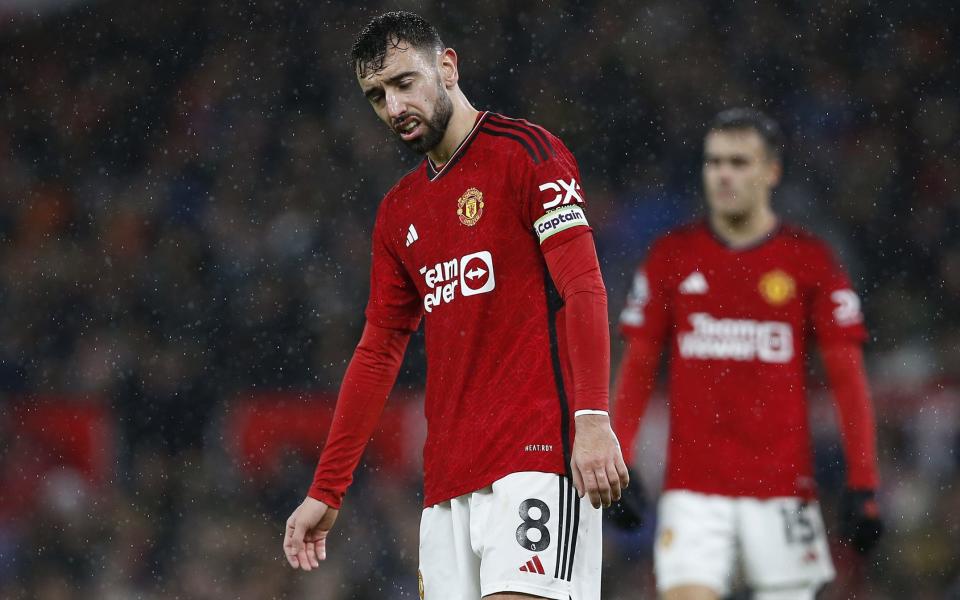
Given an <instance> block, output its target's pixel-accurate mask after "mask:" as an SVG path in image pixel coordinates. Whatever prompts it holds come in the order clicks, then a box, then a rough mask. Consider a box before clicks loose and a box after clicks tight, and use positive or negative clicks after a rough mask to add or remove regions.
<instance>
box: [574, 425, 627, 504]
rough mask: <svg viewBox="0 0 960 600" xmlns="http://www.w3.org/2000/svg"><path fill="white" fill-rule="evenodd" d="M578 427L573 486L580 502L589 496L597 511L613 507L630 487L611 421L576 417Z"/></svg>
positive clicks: (575, 441)
mask: <svg viewBox="0 0 960 600" xmlns="http://www.w3.org/2000/svg"><path fill="white" fill-rule="evenodd" d="M576 423H577V425H576V427H577V429H576V435H575V437H574V439H573V453H572V456H571V457H570V470H571V471H572V472H573V485H574V487H576V488H577V492H578V493H579V494H580V497H581V498H583V497H584V496H585V495H587V496H590V504H592V505H593V507H594V508H600V506H601V505H602V506H610V503H611V502H613V501H614V500H619V499H620V491H621V490H622V489H623V488H624V487H626V486H627V484H628V483H630V475H629V473H628V472H627V465H625V464H624V462H623V455H621V454H620V443H619V442H617V436H615V435H614V434H613V430H612V429H610V417H608V416H607V415H581V416H579V417H576Z"/></svg>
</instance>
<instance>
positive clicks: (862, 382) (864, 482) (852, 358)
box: [822, 344, 879, 490]
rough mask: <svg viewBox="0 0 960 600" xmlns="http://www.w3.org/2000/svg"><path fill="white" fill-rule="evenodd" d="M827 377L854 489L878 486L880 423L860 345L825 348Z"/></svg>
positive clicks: (850, 480)
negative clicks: (877, 434)
mask: <svg viewBox="0 0 960 600" xmlns="http://www.w3.org/2000/svg"><path fill="white" fill-rule="evenodd" d="M822 354H823V362H824V366H825V367H826V370H827V377H828V379H829V380H830V386H831V388H832V389H833V395H834V399H835V401H836V404H837V413H838V416H839V422H840V432H841V434H842V436H843V449H844V455H845V456H846V459H847V483H848V486H849V487H851V488H853V489H868V490H869V489H875V488H876V487H877V483H878V479H879V476H878V475H877V447H876V424H875V422H874V414H873V406H872V403H871V401H870V392H869V388H868V386H867V378H866V372H865V369H864V366H863V351H862V350H861V349H860V346H859V345H856V344H834V345H830V346H827V347H824V348H823V349H822Z"/></svg>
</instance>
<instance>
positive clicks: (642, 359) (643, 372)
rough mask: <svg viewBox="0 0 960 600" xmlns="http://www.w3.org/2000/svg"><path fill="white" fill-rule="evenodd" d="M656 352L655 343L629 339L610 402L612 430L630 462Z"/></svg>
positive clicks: (649, 390) (652, 378) (653, 375)
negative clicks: (611, 401)
mask: <svg viewBox="0 0 960 600" xmlns="http://www.w3.org/2000/svg"><path fill="white" fill-rule="evenodd" d="M659 358H660V354H659V348H658V345H657V344H656V343H654V342H653V341H650V340H646V339H631V340H628V341H627V346H626V349H625V351H624V354H623V360H622V361H621V363H620V371H619V373H618V374H617V382H616V393H615V395H614V402H613V431H614V433H616V434H617V438H618V439H619V440H620V444H621V445H622V447H623V459H624V461H625V462H626V463H627V464H628V465H629V464H631V463H632V462H633V440H634V439H635V438H636V436H637V431H638V430H639V429H640V423H641V420H642V418H643V413H644V412H645V411H646V408H647V404H648V403H649V402H650V396H651V394H652V393H653V388H654V383H655V381H656V370H657V364H658V362H659Z"/></svg>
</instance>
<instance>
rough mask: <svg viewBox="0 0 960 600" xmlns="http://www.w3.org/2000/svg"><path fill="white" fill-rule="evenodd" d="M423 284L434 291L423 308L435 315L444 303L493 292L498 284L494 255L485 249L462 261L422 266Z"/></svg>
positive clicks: (427, 296)
mask: <svg viewBox="0 0 960 600" xmlns="http://www.w3.org/2000/svg"><path fill="white" fill-rule="evenodd" d="M420 274H421V275H423V281H424V283H426V284H427V287H428V288H430V290H431V291H429V292H427V293H426V294H425V295H424V297H423V309H424V310H425V311H427V312H428V313H429V312H433V309H434V308H436V307H437V306H440V305H441V304H449V303H450V302H453V301H454V300H455V299H456V298H457V289H458V288H459V290H460V295H461V296H476V295H477V294H485V293H487V292H490V291H493V289H494V288H495V287H496V285H497V282H496V279H495V278H494V275H493V255H492V254H490V253H489V252H487V251H486V250H483V251H481V252H474V253H473V254H467V255H466V256H462V257H460V258H453V259H450V260H448V261H444V262H439V263H437V264H435V265H434V266H433V267H430V268H428V267H426V266H423V267H420Z"/></svg>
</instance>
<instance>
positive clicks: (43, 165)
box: [0, 0, 960, 600]
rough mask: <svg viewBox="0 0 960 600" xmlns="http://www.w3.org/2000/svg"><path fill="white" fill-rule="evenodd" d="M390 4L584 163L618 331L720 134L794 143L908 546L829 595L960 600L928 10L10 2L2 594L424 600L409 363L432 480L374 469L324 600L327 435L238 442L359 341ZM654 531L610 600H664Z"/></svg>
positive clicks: (944, 204)
mask: <svg viewBox="0 0 960 600" xmlns="http://www.w3.org/2000/svg"><path fill="white" fill-rule="evenodd" d="M361 4H362V5H363V6H360V5H361ZM394 8H406V9H411V10H415V11H418V12H420V13H421V14H422V15H424V16H425V17H427V18H428V19H430V20H431V21H432V22H434V24H435V25H436V26H437V27H438V29H439V30H440V32H441V35H442V37H443V38H444V41H445V42H446V43H447V45H450V46H452V47H454V48H455V49H456V50H457V52H458V55H459V57H460V73H461V86H462V88H463V89H464V91H465V92H466V94H467V96H468V97H469V98H470V99H471V100H472V101H473V103H474V104H475V105H476V106H477V107H478V108H481V109H489V110H494V111H498V112H502V113H505V114H507V115H511V116H518V117H524V118H527V119H530V120H532V121H534V122H536V123H539V124H541V125H543V126H545V127H547V128H548V129H550V130H551V131H553V132H554V133H556V134H557V135H559V136H560V137H561V138H562V139H563V140H564V141H565V142H566V143H567V145H568V146H569V147H570V148H571V149H572V150H573V152H574V154H575V155H576V156H577V158H578V160H579V162H580V165H581V170H582V172H583V177H584V180H585V185H584V188H585V190H586V198H587V201H588V203H589V212H590V214H591V217H590V218H591V223H592V224H593V226H594V230H595V233H596V238H597V243H598V248H599V252H600V257H601V262H602V266H603V270H604V275H605V279H606V282H607V285H608V289H609V293H610V300H611V301H610V308H611V321H612V322H615V319H616V315H617V313H618V312H619V309H620V308H621V307H622V305H623V298H624V296H625V293H626V290H627V287H628V283H629V277H630V273H631V272H632V270H633V268H634V266H635V265H636V263H637V262H638V261H639V260H640V259H641V258H642V257H643V255H644V253H645V250H646V248H647V245H648V244H649V242H650V240H651V239H652V238H653V237H654V236H656V235H658V234H659V233H661V232H662V231H664V230H665V229H666V228H668V227H670V226H672V225H675V224H677V223H680V222H682V221H685V220H688V219H690V218H694V217H695V216H696V215H698V214H700V211H701V208H700V205H701V201H700V180H699V169H700V145H701V141H702V135H703V131H704V127H705V124H706V123H707V122H709V120H710V119H711V117H712V116H713V115H714V114H715V113H716V112H718V111H719V110H721V109H723V108H725V107H729V106H733V105H751V106H755V107H758V108H762V109H763V110H765V111H767V112H769V113H770V114H771V115H772V116H774V117H775V118H777V120H778V121H779V122H780V123H781V124H782V126H783V128H784V130H785V131H786V133H787V135H788V140H789V141H788V147H787V152H786V177H785V181H784V183H783V185H782V186H781V187H780V188H779V190H778V192H777V194H776V197H775V205H776V207H777V210H778V211H779V212H780V213H781V214H782V215H784V216H785V217H786V218H787V219H790V220H793V221H795V222H799V223H801V224H804V225H806V226H807V227H809V228H810V229H811V230H813V231H814V232H816V233H818V234H820V235H823V236H825V237H826V238H827V239H828V240H829V241H830V242H831V243H832V244H833V246H834V248H836V250H837V252H838V254H839V255H840V256H841V258H842V260H843V262H844V263H845V264H846V266H847V267H848V269H849V270H850V272H851V275H852V278H853V280H854V282H855V287H857V289H858V290H859V292H860V293H861V294H862V297H863V300H864V306H865V310H866V314H867V320H868V325H869V328H870V331H871V339H870V341H869V344H868V346H867V355H868V360H869V368H870V373H871V381H872V383H873V387H874V391H875V400H876V405H877V413H878V424H879V445H880V454H881V461H882V464H881V469H882V480H883V485H882V489H881V492H880V499H881V504H882V507H883V511H884V513H885V515H886V518H887V523H888V529H889V532H888V533H889V534H888V536H887V538H886V539H885V540H884V542H883V544H882V545H881V547H880V549H879V551H878V552H877V553H876V554H875V555H874V556H873V557H872V558H871V559H870V560H869V561H866V562H860V561H858V560H856V559H855V558H853V557H851V556H850V555H849V553H848V552H846V549H844V548H843V547H839V546H838V547H837V548H835V553H836V557H837V562H838V566H839V567H840V571H841V577H840V581H839V582H838V583H837V584H836V585H834V586H833V588H832V589H831V590H828V591H827V593H826V597H828V598H853V597H856V598H870V599H887V598H891V599H892V598H908V597H909V598H911V599H927V598H931V599H932V598H936V599H940V598H960V485H958V483H960V470H958V469H960V458H958V456H960V454H958V453H960V402H958V399H960V368H958V365H960V232H958V226H960V189H958V186H960V152H958V146H960V78H958V73H960V64H958V62H960V58H958V57H960V41H958V40H960V38H958V36H957V33H956V32H957V30H958V27H957V26H958V25H960V19H958V8H957V6H956V4H955V3H952V2H933V1H931V2H922V1H917V0H914V1H912V2H882V1H881V2H867V1H857V0H854V1H851V2H836V3H810V2H802V1H799V0H794V1H789V0H788V1H785V2H780V3H736V4H733V3H725V2H701V1H699V0H653V1H651V2H628V1H620V2H599V1H586V2H572V1H571V2H560V3H546V2H545V3H533V2H531V3H517V2H510V1H508V0H479V1H476V2H470V3H442V2H434V3H418V2H396V3H381V2H366V3H349V2H343V1H329V0H328V1H324V2H305V1H299V2H293V1H291V2H279V1H275V0H249V1H239V2H233V1H220V2H211V1H205V0H204V1H200V0H198V1H194V2H186V1H175V2H174V1H172V2H166V1H160V2H147V3H129V2H120V1H117V0H103V1H97V2H93V1H86V2H84V1H72V2H58V1H57V0H51V1H47V2H43V3H31V2H10V1H7V2H0V54H2V57H3V58H2V61H0V85H2V89H3V90H4V93H3V95H2V97H0V110H2V118H0V490H2V491H0V597H2V598H11V599H26V598H30V599H34V598H36V599H44V600H47V599H50V600H54V599H56V600H59V599H68V598H107V599H112V598H117V599H120V598H145V599H153V598H197V599H218V598H245V599H247V598H249V599H254V598H257V599H259V598H291V599H292V598H324V599H333V600H347V599H351V600H365V599H373V598H378V599H382V598H416V597H417V582H416V569H417V557H416V552H417V545H416V540H417V528H418V525H419V501H420V495H419V494H420V489H419V481H420V476H419V473H418V472H417V469H418V466H417V454H418V452H419V448H418V447H417V444H416V443H406V442H408V441H410V440H419V439H421V438H420V437H419V436H421V435H422V432H421V431H419V430H417V427H418V426H417V423H418V421H417V418H416V415H418V414H419V406H418V400H417V398H418V391H419V382H421V381H422V378H423V368H424V359H423V351H422V344H420V343H419V341H417V342H415V343H414V344H413V345H412V346H411V349H410V350H409V352H408V357H407V361H406V366H405V368H404V370H403V373H402V374H401V380H400V383H399V384H398V389H399V390H400V391H401V392H404V394H403V397H404V398H407V399H406V400H404V399H400V400H396V401H395V402H399V403H400V408H402V409H405V410H406V409H409V413H410V414H411V415H414V416H413V417H411V419H410V420H409V421H410V423H412V425H411V426H410V427H409V428H408V429H409V430H411V431H412V433H411V432H408V431H404V432H401V433H400V434H396V433H394V435H401V436H402V437H403V438H404V440H405V441H404V443H405V446H404V447H405V448H406V450H405V452H406V453H405V454H404V455H403V456H406V457H409V459H408V460H406V462H401V463H400V464H397V462H396V461H394V462H393V463H391V464H390V465H387V464H386V463H380V462H377V461H375V460H370V461H367V463H366V465H365V467H364V469H363V470H362V471H361V473H360V475H359V478H358V479H359V480H358V483H357V484H356V486H355V487H354V488H353V489H352V490H351V493H350V494H349V496H348V500H347V504H346V506H345V510H344V511H343V513H342V515H341V519H340V522H339V525H338V530H337V533H336V535H335V536H334V538H333V540H332V542H331V546H332V550H331V557H332V558H331V560H330V563H329V564H326V565H324V566H323V567H322V568H321V569H320V571H319V572H316V571H315V572H313V573H308V574H302V573H294V572H292V571H290V570H288V569H286V567H285V562H284V561H283V559H282V554H281V547H280V542H281V536H282V527H283V522H284V519H285V518H286V516H287V515H288V514H289V511H290V510H291V509H292V508H293V507H294V506H296V504H297V503H298V502H299V501H300V499H301V498H302V496H303V494H304V492H305V490H306V487H307V485H308V483H309V480H310V477H311V474H312V468H313V464H314V460H315V456H316V449H317V448H318V447H319V445H320V444H321V442H322V439H323V435H324V429H323V427H322V426H320V425H319V424H317V426H316V427H313V428H312V429H311V426H310V424H309V423H308V424H307V425H303V424H301V429H303V428H304V427H305V428H306V432H305V433H303V435H304V436H306V439H307V440H308V441H307V442H304V443H301V444H299V446H298V445H297V444H288V443H287V442H286V441H285V440H284V431H283V430H282V429H280V428H278V429H277V430H271V431H273V434H272V438H271V435H269V432H268V434H264V438H263V439H266V440H267V441H263V442H262V445H269V446H271V448H273V450H274V451H275V452H274V455H272V456H271V458H270V459H269V460H266V461H261V462H257V461H256V460H253V459H251V458H250V456H245V455H244V452H248V453H251V454H253V455H255V454H256V453H257V449H256V448H253V449H251V448H250V447H249V444H248V446H247V447H246V450H245V451H239V450H238V448H240V446H238V445H237V440H236V437H237V436H238V435H242V433H240V434H238V433H237V432H238V427H239V428H240V429H242V426H233V425H236V423H235V418H234V417H235V415H236V414H237V411H240V410H241V409H243V408H245V407H249V406H250V405H256V404H257V403H262V404H264V405H265V406H268V407H269V406H273V407H276V406H281V407H283V409H284V410H293V411H294V412H296V411H297V410H299V409H301V408H302V409H304V410H310V409H311V407H312V406H313V405H314V404H316V403H320V404H321V405H323V406H326V407H327V408H329V404H330V403H331V402H332V394H333V393H335V392H336V388H337V385H338V384H339V379H340V377H341V376H342V373H343V371H344V369H345V367H346V361H347V360H348V359H349V356H350V353H351V350H352V347H353V345H354V344H355V343H356V340H357V339H358V337H359V332H360V328H361V326H362V310H363V307H364V305H365V299H366V290H367V287H368V284H367V275H368V268H369V234H370V229H371V225H372V222H373V217H374V211H375V209H376V206H377V203H378V201H379V200H380V198H381V197H382V195H383V194H384V193H385V192H386V191H387V190H388V189H389V187H390V186H391V185H392V184H393V183H394V182H395V181H396V180H397V179H398V178H399V177H400V176H401V175H402V174H403V173H405V172H406V170H407V169H408V168H410V167H411V166H413V165H414V164H416V162H417V161H418V160H419V158H418V157H416V156H414V155H412V154H410V153H409V152H407V151H406V150H405V148H403V147H402V145H401V144H400V143H398V142H397V141H395V140H394V139H392V134H391V133H390V132H389V131H387V130H386V128H385V127H383V126H382V125H381V124H380V123H379V122H378V121H377V120H376V119H375V116H374V115H373V113H372V111H371V110H370V108H369V107H368V106H367V105H366V102H365V100H364V99H363V97H362V95H361V94H360V93H359V92H358V89H357V86H356V82H355V80H354V77H353V73H352V70H351V68H350V66H349V64H348V60H347V54H348V50H349V47H350V44H351V43H352V41H353V38H354V37H355V35H356V34H357V32H358V31H359V29H360V28H361V27H362V26H363V25H364V24H365V22H366V21H367V20H368V19H369V18H370V17H371V16H373V15H375V14H377V13H379V12H381V11H382V10H387V9H394ZM618 352H619V342H615V348H614V355H615V357H616V356H617V355H618ZM811 376H812V377H813V378H814V380H815V381H819V379H820V377H819V375H818V369H817V367H816V364H815V363H814V364H813V366H812V368H811ZM813 387H814V389H815V390H819V391H817V392H816V393H815V394H814V395H815V400H814V402H813V403H812V407H811V412H812V413H813V415H814V423H815V438H816V447H817V463H818V473H819V478H820V483H821V487H822V490H823V497H824V507H825V510H826V513H827V520H828V526H829V524H830V523H831V522H832V516H833V512H832V507H833V503H834V500H835V495H836V492H837V491H838V489H839V488H840V486H841V485H842V468H843V467H842V454H841V453H840V451H839V445H838V439H837V436H836V430H835V427H833V426H832V425H831V423H832V421H831V419H832V408H831V406H832V405H831V404H830V400H829V395H828V393H827V392H826V390H822V389H820V387H819V386H817V385H814V386H813ZM278 394H279V396H278ZM277 398H280V399H279V400H277ZM313 408H315V406H313ZM651 412H652V414H651V417H650V419H648V422H647V424H646V426H645V429H644V431H645V434H644V435H643V436H642V437H641V440H640V443H641V444H642V445H643V447H644V451H643V452H640V455H641V457H642V458H641V460H642V462H643V464H641V465H638V466H639V468H640V469H641V470H642V472H643V476H644V478H645V479H646V480H647V483H648V486H649V487H650V488H651V490H653V491H655V490H656V488H657V487H658V485H659V476H660V469H662V464H660V460H661V459H660V456H661V454H660V450H659V448H660V447H662V442H663V439H664V436H665V435H666V434H665V431H664V427H665V426H664V423H665V421H664V413H663V408H662V403H659V404H655V406H654V408H653V409H652V411H651ZM57 419H59V421H57V422H58V423H60V425H58V426H54V425H51V424H50V423H52V422H53V421H56V420H57ZM231 424H233V425H231ZM58 427H59V429H58ZM58 431H59V432H61V433H60V434H58V433H56V432H58ZM84 432H86V433H84ZM248 433H249V432H248ZM84 435H86V436H87V437H86V438H84V437H83V436H84ZM311 436H313V437H312V438H311ZM78 439H86V440H87V441H86V442H84V443H85V444H86V445H85V446H84V445H83V444H79V446H78V441H77V440H78ZM394 441H396V440H394ZM255 445H256V444H254V446H255ZM81 446H82V447H81ZM261 450H262V448H261ZM78 455H82V456H79V457H78ZM650 531H651V528H650V527H647V528H646V529H645V530H643V531H641V532H640V533H637V534H632V535H622V534H617V533H614V532H610V535H608V536H607V538H606V542H605V543H606V550H605V559H604V560H605V565H606V572H605V577H604V585H605V588H604V589H605V594H604V597H605V598H611V599H621V598H622V599H627V598H652V597H653V595H652V587H651V586H652V576H651V574H650V546H651V533H650ZM743 597H746V596H743Z"/></svg>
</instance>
